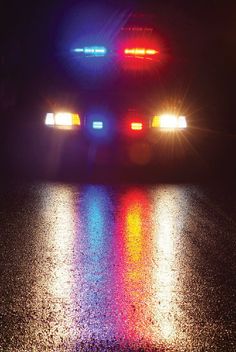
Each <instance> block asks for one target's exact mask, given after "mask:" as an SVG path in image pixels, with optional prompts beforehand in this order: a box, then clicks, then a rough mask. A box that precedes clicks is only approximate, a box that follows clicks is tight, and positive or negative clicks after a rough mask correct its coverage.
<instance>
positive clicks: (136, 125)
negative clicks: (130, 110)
mask: <svg viewBox="0 0 236 352" xmlns="http://www.w3.org/2000/svg"><path fill="white" fill-rule="evenodd" d="M142 129H143V124H142V123H141V122H132V123H131V130H133V131H141V130H142Z"/></svg>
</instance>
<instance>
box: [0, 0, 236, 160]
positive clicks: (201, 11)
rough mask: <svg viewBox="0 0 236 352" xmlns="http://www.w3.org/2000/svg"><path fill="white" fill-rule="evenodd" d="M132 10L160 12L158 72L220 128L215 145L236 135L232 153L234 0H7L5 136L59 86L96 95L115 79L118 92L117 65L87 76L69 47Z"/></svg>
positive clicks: (197, 120) (196, 117)
mask: <svg viewBox="0 0 236 352" xmlns="http://www.w3.org/2000/svg"><path fill="white" fill-rule="evenodd" d="M134 12H136V13H151V14H155V26H156V28H157V31H158V34H159V36H160V38H161V42H162V47H161V48H162V52H163V54H164V56H163V57H164V59H163V62H162V63H161V64H160V67H159V68H158V69H157V72H156V74H157V75H156V77H158V79H157V82H158V84H159V83H160V84H159V85H162V87H164V92H166V93H168V94H169V95H170V96H171V95H172V96H175V95H176V96H177V97H180V98H181V99H182V100H183V101H184V104H185V105H186V106H187V107H188V111H187V112H188V114H189V116H190V119H191V118H192V120H191V121H192V123H193V125H194V126H195V127H196V128H197V129H202V130H205V131H208V132H209V135H215V134H219V133H220V134H221V136H222V138H223V139H222V140H219V139H218V140H217V141H216V140H214V142H213V143H218V148H219V145H220V144H222V145H223V144H226V140H229V139H230V140H231V141H232V140H233V142H232V143H231V142H230V144H229V145H227V148H226V151H225V152H222V153H223V154H229V153H231V152H232V153H231V155H230V158H231V157H232V156H233V154H234V153H233V151H232V150H231V149H232V148H234V147H233V146H234V145H235V144H234V142H235V131H236V121H235V104H234V101H235V62H236V46H235V40H236V39H235V38H236V25H235V23H236V18H235V17H236V4H235V3H233V2H230V1H220V2H217V1H207V2H205V1H191V2H190V1H171V0H169V1H167V0H165V1H153V2H151V1H149V2H147V1H145V2H141V1H120V2H117V1H99V2H92V1H90V2H83V1H62V0H60V1H58V0H57V1H52V0H51V1H50V2H48V1H39V2H36V3H35V2H30V1H21V2H12V1H8V2H6V1H5V3H4V5H3V7H2V10H1V13H2V19H1V24H2V26H3V27H2V34H3V36H2V45H1V47H2V52H1V89H0V108H1V121H2V125H1V126H2V128H1V132H2V133H1V134H2V136H3V137H4V135H5V128H6V125H8V123H9V121H11V127H12V124H14V123H23V122H25V121H30V123H31V124H32V123H34V121H35V122H36V123H38V124H41V123H42V121H43V117H44V112H45V109H46V106H47V107H48V106H50V104H51V105H53V103H54V101H55V100H56V99H60V94H61V93H62V92H76V93H77V92H79V91H80V90H82V89H86V90H88V92H90V93H88V94H91V96H92V93H91V92H93V93H94V94H95V95H96V94H98V93H97V92H99V91H100V92H101V91H102V89H104V90H105V91H106V89H107V88H109V89H111V86H112V85H113V91H114V94H116V92H117V96H118V91H119V90H120V91H122V89H123V87H122V86H119V84H117V82H116V81H115V78H114V77H115V76H116V74H117V71H116V68H115V69H114V67H113V69H114V70H113V71H112V69H111V68H110V69H109V70H110V71H108V72H106V73H105V75H104V76H106V77H108V79H107V80H103V79H102V78H101V77H99V75H97V76H96V74H95V75H93V77H92V78H91V77H90V78H91V79H90V80H89V79H88V80H87V73H86V72H85V73H83V67H79V68H78V67H77V68H76V65H75V64H74V63H73V61H72V58H71V53H70V49H71V47H73V45H75V43H76V36H78V35H80V34H81V33H82V34H83V35H87V34H88V33H89V32H90V36H92V35H93V33H94V35H95V34H96V33H97V31H98V28H100V29H103V32H101V33H102V35H103V34H104V33H106V32H107V28H111V29H110V36H106V40H110V42H112V39H113V38H115V35H116V33H117V31H118V29H117V28H118V27H119V24H122V21H125V19H127V18H128V16H129V15H130V14H132V13H134ZM84 14H86V15H84ZM124 23H125V22H124ZM109 26H110V27H109ZM107 67H109V65H107ZM111 67H112V66H111ZM114 72H115V73H116V74H114ZM83 75H84V76H83ZM81 77H82V78H81ZM94 77H95V78H94ZM112 77H113V78H114V80H113V78H112ZM150 77H151V79H152V75H150ZM125 79H126V78H125ZM125 79H124V81H123V83H124V82H125ZM139 79H140V78H139ZM142 79H143V80H144V81H145V79H146V80H148V78H147V77H146V78H145V76H143V77H142ZM131 81H132V80H131ZM133 81H134V80H133ZM84 82H87V85H86V86H85V85H84ZM114 82H115V83H116V84H114ZM120 82H122V80H121V81H120ZM126 82H127V81H126ZM120 84H121V83H120ZM134 84H136V83H135V82H134ZM158 84H157V87H158ZM114 87H115V88H114ZM143 91H144V92H145V93H147V92H148V90H146V91H145V89H143ZM141 93H142V92H141ZM157 95H158V88H157ZM88 96H90V95H88ZM3 139H4V138H3ZM212 149H214V147H212ZM230 162H231V161H230Z"/></svg>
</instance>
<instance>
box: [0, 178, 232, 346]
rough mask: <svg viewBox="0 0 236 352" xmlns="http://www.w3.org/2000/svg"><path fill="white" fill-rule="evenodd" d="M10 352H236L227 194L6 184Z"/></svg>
mask: <svg viewBox="0 0 236 352" xmlns="http://www.w3.org/2000/svg"><path fill="white" fill-rule="evenodd" d="M0 197H1V198H0V216H1V222H0V238H1V241H0V269H1V292H0V351H1V352H2V351H3V352H8V351H9V352H15V351H18V352H23V351H27V352H28V351H113V350H114V351H126V350H127V351H131V350H133V351H141V350H144V351H149V350H151V351H197V352H200V351H235V350H236V299H235V298H236V283H235V281H236V280H235V272H236V251H235V249H236V239H235V238H236V237H235V235H236V201H235V193H234V192H233V191H232V189H230V187H228V188H227V189H222V190H220V189H219V188H214V187H212V188H204V187H200V186H194V185H156V186H154V185H152V186H126V187H125V186H124V187H121V186H120V187H118V186H114V187H112V186H103V185H66V184H59V183H47V184H34V185H28V186H27V185H24V186H23V185H21V186H20V185H18V186H11V187H10V186H8V187H7V188H6V187H5V188H4V190H2V191H1V196H0Z"/></svg>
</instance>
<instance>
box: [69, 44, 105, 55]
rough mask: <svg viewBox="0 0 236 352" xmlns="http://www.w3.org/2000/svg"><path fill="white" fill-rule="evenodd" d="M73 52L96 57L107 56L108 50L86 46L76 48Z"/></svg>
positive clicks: (101, 47) (102, 47)
mask: <svg viewBox="0 0 236 352" xmlns="http://www.w3.org/2000/svg"><path fill="white" fill-rule="evenodd" d="M73 51H74V52H75V53H78V54H82V55H85V56H95V57H99V56H105V55H106V54H107V49H106V48H105V47H104V46H86V47H84V48H75V49H74V50H73Z"/></svg>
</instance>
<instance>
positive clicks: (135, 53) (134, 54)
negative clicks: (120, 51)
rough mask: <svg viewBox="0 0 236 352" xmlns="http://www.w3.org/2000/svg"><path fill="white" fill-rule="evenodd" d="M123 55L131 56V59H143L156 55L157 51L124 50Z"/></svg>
mask: <svg viewBox="0 0 236 352" xmlns="http://www.w3.org/2000/svg"><path fill="white" fill-rule="evenodd" d="M124 54H125V55H126V56H132V57H144V56H154V55H157V54H158V51H157V50H155V49H147V48H125V49H124Z"/></svg>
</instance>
